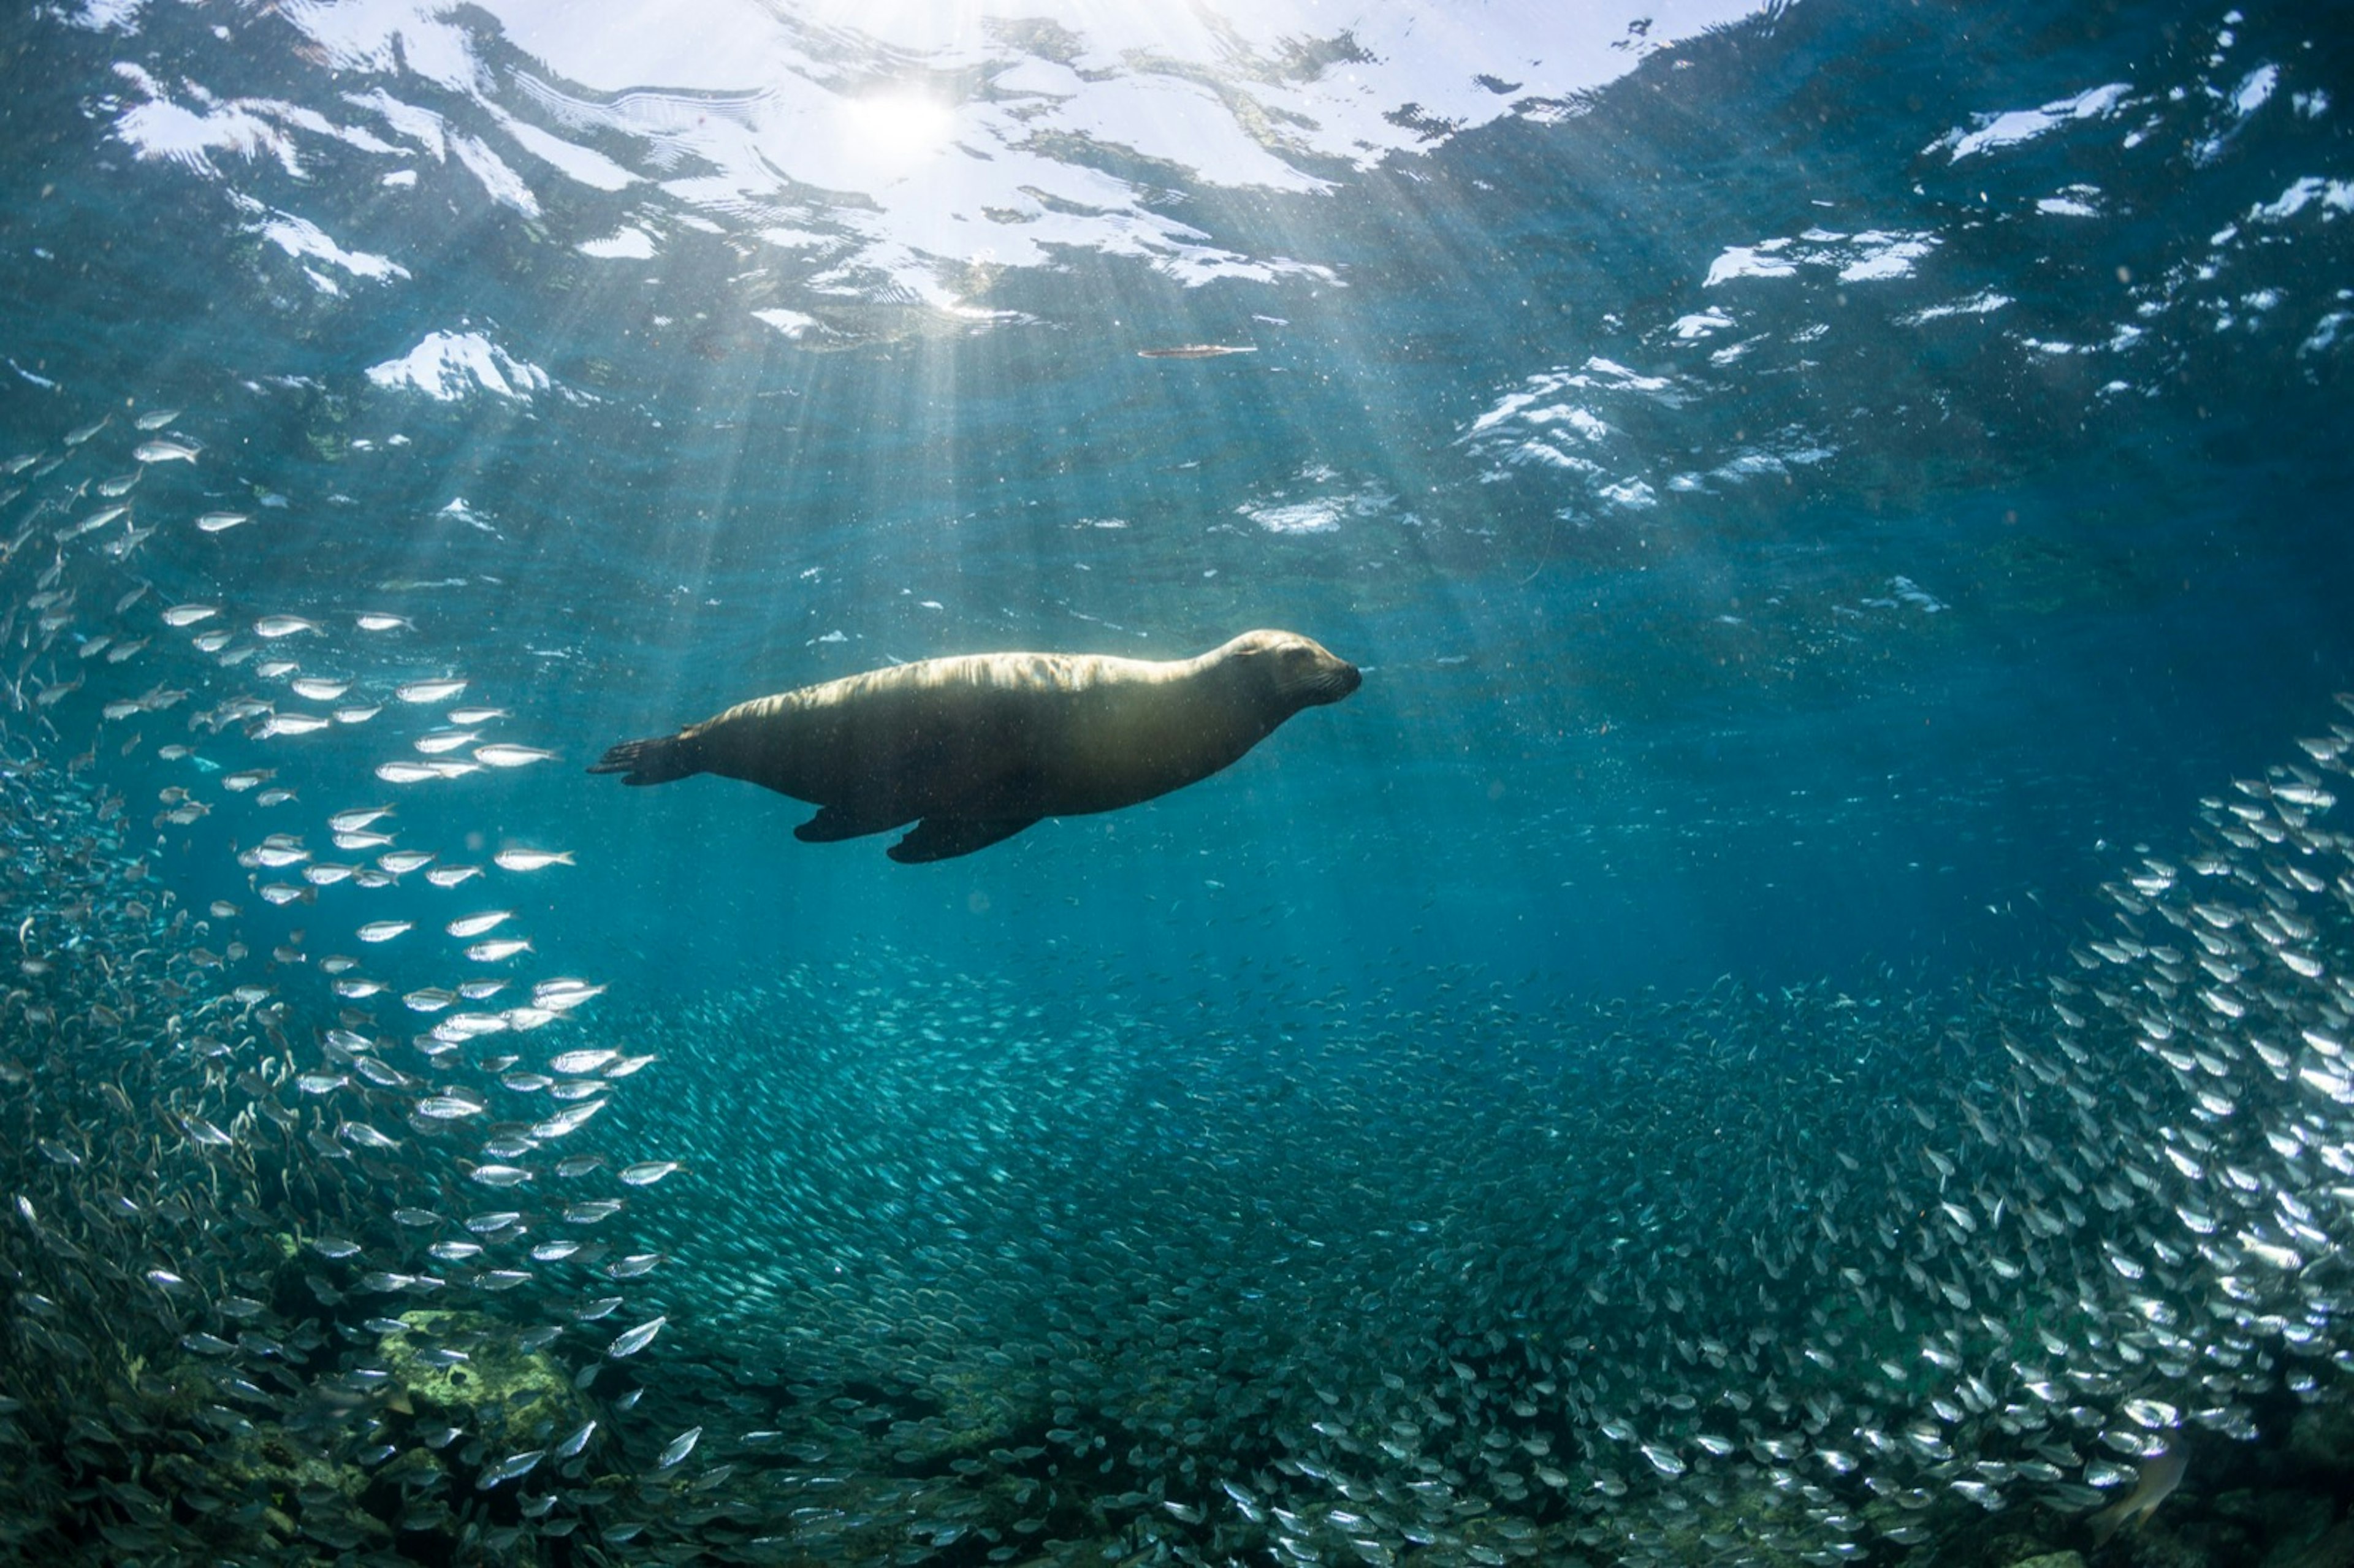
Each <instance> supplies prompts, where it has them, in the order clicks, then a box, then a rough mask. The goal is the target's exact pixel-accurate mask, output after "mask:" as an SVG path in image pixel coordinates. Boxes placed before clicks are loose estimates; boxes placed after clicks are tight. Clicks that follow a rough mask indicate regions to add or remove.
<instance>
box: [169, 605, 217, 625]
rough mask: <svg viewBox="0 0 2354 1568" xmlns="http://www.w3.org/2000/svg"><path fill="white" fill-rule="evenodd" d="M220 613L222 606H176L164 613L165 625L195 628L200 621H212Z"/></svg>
mask: <svg viewBox="0 0 2354 1568" xmlns="http://www.w3.org/2000/svg"><path fill="white" fill-rule="evenodd" d="M219 613H220V606H218V605H217V604H175V605H174V606H173V607H172V608H171V609H167V610H165V611H164V625H166V626H172V627H180V626H194V625H195V624H196V622H198V621H199V620H211V619H212V618H213V617H214V616H216V615H218V614H219Z"/></svg>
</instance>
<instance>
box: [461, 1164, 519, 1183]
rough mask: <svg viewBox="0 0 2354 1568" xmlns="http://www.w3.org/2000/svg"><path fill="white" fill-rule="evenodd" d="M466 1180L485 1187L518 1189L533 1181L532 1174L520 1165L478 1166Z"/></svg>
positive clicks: (470, 1172) (468, 1174) (469, 1173)
mask: <svg viewBox="0 0 2354 1568" xmlns="http://www.w3.org/2000/svg"><path fill="white" fill-rule="evenodd" d="M466 1179H467V1180H468V1181H479V1182H481V1183H482V1185H483V1186H485V1187H517V1186H521V1185H522V1184H523V1183H524V1182H525V1181H530V1180H531V1172H530V1171H526V1170H525V1169H524V1168H523V1167H522V1166H520V1165H477V1166H475V1167H474V1168H473V1169H472V1171H467V1172H466Z"/></svg>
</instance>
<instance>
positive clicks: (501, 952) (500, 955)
mask: <svg viewBox="0 0 2354 1568" xmlns="http://www.w3.org/2000/svg"><path fill="white" fill-rule="evenodd" d="M529 951H531V943H530V942H528V941H526V940H525V939H524V938H520V937H510V938H499V939H496V940H493V941H488V942H477V943H475V944H474V945H473V946H472V947H471V948H467V949H466V956H467V957H468V958H470V959H473V960H474V962H476V963H478V964H495V963H498V962H500V961H501V960H502V959H511V958H514V956H515V955H516V954H517V953H527V952H529Z"/></svg>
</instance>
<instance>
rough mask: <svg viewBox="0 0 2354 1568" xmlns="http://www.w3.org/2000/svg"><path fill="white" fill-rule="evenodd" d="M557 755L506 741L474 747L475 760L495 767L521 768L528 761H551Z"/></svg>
mask: <svg viewBox="0 0 2354 1568" xmlns="http://www.w3.org/2000/svg"><path fill="white" fill-rule="evenodd" d="M555 756H556V753H554V752H552V751H543V750H541V749H540V748H539V747H535V746H512V745H509V744H507V743H506V742H504V741H501V742H498V743H496V744H494V745H491V746H478V747H474V760H476V761H477V762H482V763H486V764H488V765H489V766H491V767H493V768H521V767H523V766H524V765H525V764H526V763H532V762H546V761H550V760H552V759H553V758H555Z"/></svg>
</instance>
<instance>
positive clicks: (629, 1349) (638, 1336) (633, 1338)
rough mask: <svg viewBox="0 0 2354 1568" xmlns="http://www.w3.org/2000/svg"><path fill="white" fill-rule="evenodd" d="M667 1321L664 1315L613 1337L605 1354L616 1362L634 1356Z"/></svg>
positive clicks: (666, 1316)
mask: <svg viewBox="0 0 2354 1568" xmlns="http://www.w3.org/2000/svg"><path fill="white" fill-rule="evenodd" d="M669 1321H670V1318H669V1316H668V1315H667V1314H665V1315H663V1317H660V1318H655V1319H650V1320H649V1321H646V1322H643V1323H641V1324H639V1325H638V1326H637V1327H636V1328H634V1329H631V1330H625V1331H624V1332H622V1333H620V1334H618V1335H616V1336H615V1337H614V1340H613V1342H612V1343H611V1344H610V1345H608V1346H606V1347H605V1353H606V1354H607V1355H608V1356H610V1357H612V1358H614V1359H615V1360H617V1361H618V1360H620V1358H621V1357H623V1356H634V1355H636V1354H637V1353H638V1352H639V1351H642V1350H644V1349H645V1348H646V1347H647V1346H648V1345H651V1344H652V1343H653V1342H654V1336H655V1335H656V1334H659V1333H661V1332H662V1330H663V1324H664V1323H667V1322H669ZM697 1430H698V1431H700V1430H701V1428H699V1427H698V1428H697Z"/></svg>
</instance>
